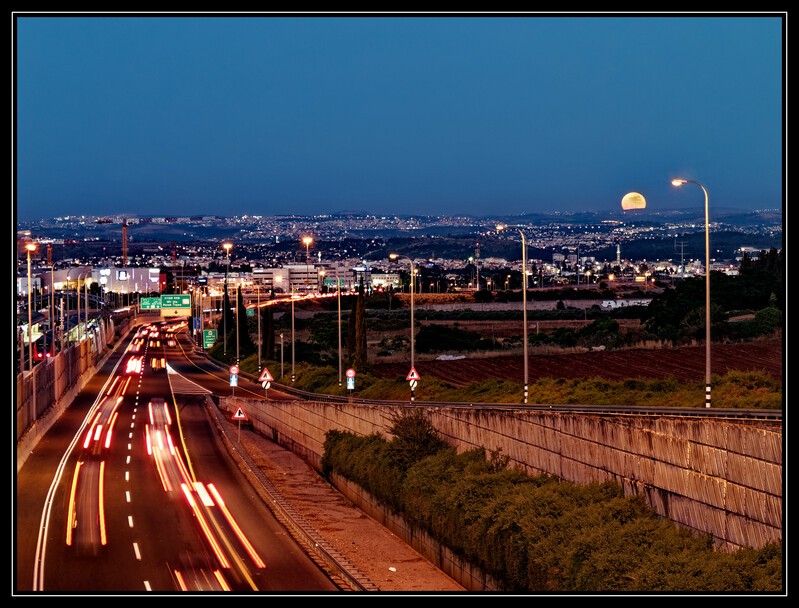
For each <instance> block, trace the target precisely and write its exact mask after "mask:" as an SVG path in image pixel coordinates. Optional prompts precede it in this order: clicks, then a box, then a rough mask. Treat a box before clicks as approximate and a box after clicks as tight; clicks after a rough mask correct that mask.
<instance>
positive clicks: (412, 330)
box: [388, 253, 415, 401]
mask: <svg viewBox="0 0 799 608" xmlns="http://www.w3.org/2000/svg"><path fill="white" fill-rule="evenodd" d="M388 257H389V259H390V260H396V259H397V258H405V259H406V260H408V263H409V264H410V265H411V369H415V365H414V344H413V343H414V329H415V328H414V324H413V275H414V268H413V260H412V259H411V258H409V257H408V256H405V255H400V254H399V253H389V254H388ZM413 398H414V390H413V389H411V401H413Z"/></svg>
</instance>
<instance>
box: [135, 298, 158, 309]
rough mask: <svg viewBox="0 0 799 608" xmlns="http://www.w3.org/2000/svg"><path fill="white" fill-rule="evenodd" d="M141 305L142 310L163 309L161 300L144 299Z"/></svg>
mask: <svg viewBox="0 0 799 608" xmlns="http://www.w3.org/2000/svg"><path fill="white" fill-rule="evenodd" d="M140 305H141V309H142V310H158V309H159V308H161V298H142V299H141V302H140Z"/></svg>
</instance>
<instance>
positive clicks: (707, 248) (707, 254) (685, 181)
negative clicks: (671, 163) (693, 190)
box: [671, 178, 710, 407]
mask: <svg viewBox="0 0 799 608" xmlns="http://www.w3.org/2000/svg"><path fill="white" fill-rule="evenodd" d="M689 183H690V184H696V185H697V186H699V187H700V188H702V192H703V193H704V195H705V407H710V221H709V217H708V196H707V190H706V189H705V187H704V186H703V185H702V184H700V183H699V182H697V181H694V180H692V179H680V178H677V179H673V180H671V185H672V186H676V187H680V186H682V185H683V184H689Z"/></svg>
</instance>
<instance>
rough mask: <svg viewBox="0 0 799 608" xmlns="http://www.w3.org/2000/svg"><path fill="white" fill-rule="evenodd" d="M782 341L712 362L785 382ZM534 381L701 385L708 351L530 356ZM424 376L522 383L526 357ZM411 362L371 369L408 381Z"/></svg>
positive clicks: (421, 368)
mask: <svg viewBox="0 0 799 608" xmlns="http://www.w3.org/2000/svg"><path fill="white" fill-rule="evenodd" d="M782 362H783V344H782V339H780V338H773V339H769V340H758V341H753V342H746V343H741V344H713V345H712V347H711V351H710V364H711V370H712V373H713V374H719V375H724V374H726V373H727V372H729V371H731V370H739V371H764V372H766V373H768V374H770V375H772V376H773V377H774V378H776V379H778V380H781V379H782V371H783V363H782ZM528 363H529V373H528V377H529V380H530V382H534V381H535V380H537V379H538V378H605V379H607V380H622V379H625V378H638V377H643V378H676V379H678V380H682V381H685V382H701V381H702V380H704V378H705V347H704V346H685V347H680V348H661V349H651V350H650V349H628V350H617V351H602V352H586V353H576V354H556V355H528ZM415 367H416V371H417V372H419V375H420V376H421V377H422V378H425V377H435V378H440V379H441V380H444V381H446V382H449V383H450V384H453V385H455V386H465V385H468V384H470V383H472V382H477V381H480V380H485V379H488V378H502V379H507V380H513V381H516V382H523V381H524V357H523V356H521V355H514V356H500V357H492V358H472V357H469V358H466V359H457V360H454V361H435V360H434V361H426V360H424V361H420V360H418V359H417V360H416V361H415ZM408 370H409V365H408V363H375V364H373V365H372V366H371V371H372V373H374V374H375V375H376V376H378V377H381V378H394V377H397V376H402V377H405V376H406V375H407V373H408Z"/></svg>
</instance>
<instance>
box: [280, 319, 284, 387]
mask: <svg viewBox="0 0 799 608" xmlns="http://www.w3.org/2000/svg"><path fill="white" fill-rule="evenodd" d="M280 377H281V378H282V377H283V332H282V331H281V332H280Z"/></svg>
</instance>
